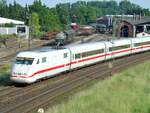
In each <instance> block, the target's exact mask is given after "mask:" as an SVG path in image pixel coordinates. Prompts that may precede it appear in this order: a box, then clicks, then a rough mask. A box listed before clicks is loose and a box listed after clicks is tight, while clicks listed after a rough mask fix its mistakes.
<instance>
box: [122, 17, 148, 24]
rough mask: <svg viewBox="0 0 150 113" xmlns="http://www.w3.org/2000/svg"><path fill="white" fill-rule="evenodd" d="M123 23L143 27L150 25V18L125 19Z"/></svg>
mask: <svg viewBox="0 0 150 113" xmlns="http://www.w3.org/2000/svg"><path fill="white" fill-rule="evenodd" d="M122 21H126V22H128V23H130V24H132V25H142V24H145V23H150V16H143V17H140V16H136V17H134V18H123V19H122Z"/></svg>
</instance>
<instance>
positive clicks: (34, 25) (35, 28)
mask: <svg viewBox="0 0 150 113" xmlns="http://www.w3.org/2000/svg"><path fill="white" fill-rule="evenodd" d="M29 27H30V30H31V36H33V37H38V36H39V34H40V25H39V16H38V14H37V13H32V14H31V16H30V18H29Z"/></svg>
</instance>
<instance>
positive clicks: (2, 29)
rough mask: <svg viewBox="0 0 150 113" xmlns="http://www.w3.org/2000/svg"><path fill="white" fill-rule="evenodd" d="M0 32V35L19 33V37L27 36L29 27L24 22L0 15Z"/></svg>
mask: <svg viewBox="0 0 150 113" xmlns="http://www.w3.org/2000/svg"><path fill="white" fill-rule="evenodd" d="M0 34H1V35H4V34H6V35H10V34H15V35H20V36H21V37H25V38H28V37H29V28H28V26H26V25H24V22H22V21H18V20H12V19H8V18H3V17H0Z"/></svg>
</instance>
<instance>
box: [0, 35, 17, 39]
mask: <svg viewBox="0 0 150 113" xmlns="http://www.w3.org/2000/svg"><path fill="white" fill-rule="evenodd" d="M0 38H7V39H8V38H17V36H16V35H15V34H13V35H0Z"/></svg>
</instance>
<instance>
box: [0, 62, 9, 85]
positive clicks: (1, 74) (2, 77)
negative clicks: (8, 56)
mask: <svg viewBox="0 0 150 113" xmlns="http://www.w3.org/2000/svg"><path fill="white" fill-rule="evenodd" d="M9 76H10V65H6V66H5V67H3V68H2V69H0V85H8V84H9V83H10V82H11V81H10V79H9Z"/></svg>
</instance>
